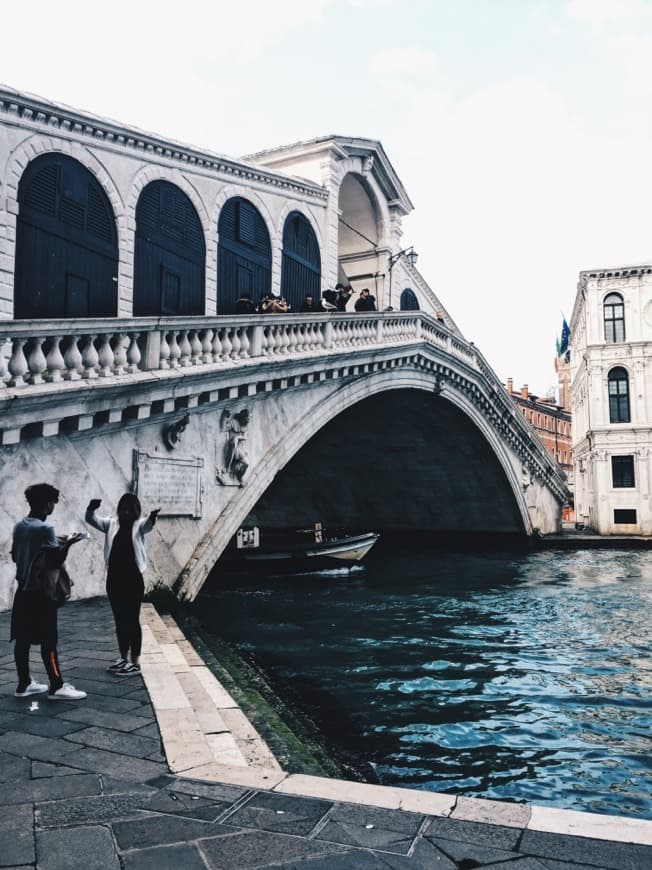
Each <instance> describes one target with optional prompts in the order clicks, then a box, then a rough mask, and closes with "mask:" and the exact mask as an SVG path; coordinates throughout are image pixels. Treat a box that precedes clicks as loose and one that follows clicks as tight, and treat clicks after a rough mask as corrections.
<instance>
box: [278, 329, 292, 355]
mask: <svg viewBox="0 0 652 870" xmlns="http://www.w3.org/2000/svg"><path fill="white" fill-rule="evenodd" d="M279 328H280V332H281V346H280V348H279V352H280V353H287V352H288V347H289V346H290V337H289V335H288V325H287V324H286V323H283V324H281V326H280V327H279Z"/></svg>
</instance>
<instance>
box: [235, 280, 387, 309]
mask: <svg viewBox="0 0 652 870" xmlns="http://www.w3.org/2000/svg"><path fill="white" fill-rule="evenodd" d="M353 293H354V290H353V288H352V287H351V286H350V285H347V286H345V285H344V284H336V285H335V289H334V290H325V291H324V294H323V296H321V297H319V296H314V295H313V294H311V293H308V294H307V295H306V296H305V297H304V300H303V302H302V304H301V308H300V309H299V313H301V314H305V313H310V312H328V311H334V312H344V311H347V310H348V309H347V305H348V302H349V300H350V299H351V298H352V296H353ZM353 308H354V309H355V311H358V312H360V311H377V308H376V297H375V296H372V295H371V292H370V291H369V289H368V288H367V287H365V288H363V289H362V290H361V291H360V294H359V296H358V298H357V299H356V301H355V302H354V304H353ZM291 310H292V307H291V306H290V305H289V304H288V303H287V301H286V300H285V299H284V298H283V297H282V296H275V295H274V294H273V293H264V294H263V295H262V296H261V297H260V299H259V300H258V303H256V302H254V300H253V299H252V298H251V295H250V294H249V293H242V294H241V295H240V298H239V299H238V301H237V302H236V303H235V309H234V313H235V314H283V313H286V312H289V311H291Z"/></svg>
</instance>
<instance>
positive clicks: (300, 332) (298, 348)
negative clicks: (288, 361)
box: [292, 323, 306, 353]
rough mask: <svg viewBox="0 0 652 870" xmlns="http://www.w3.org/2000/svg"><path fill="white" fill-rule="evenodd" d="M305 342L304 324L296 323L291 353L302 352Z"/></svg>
mask: <svg viewBox="0 0 652 870" xmlns="http://www.w3.org/2000/svg"><path fill="white" fill-rule="evenodd" d="M305 343H306V326H305V324H304V323H298V324H297V325H296V327H295V330H294V345H293V347H292V352H293V353H302V352H303V350H304V345H305Z"/></svg>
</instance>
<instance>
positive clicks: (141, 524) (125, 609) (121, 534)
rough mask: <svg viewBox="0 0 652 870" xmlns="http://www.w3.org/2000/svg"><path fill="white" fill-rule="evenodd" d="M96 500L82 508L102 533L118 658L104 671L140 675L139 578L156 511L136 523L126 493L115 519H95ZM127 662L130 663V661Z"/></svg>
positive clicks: (136, 510) (134, 502) (136, 512)
mask: <svg viewBox="0 0 652 870" xmlns="http://www.w3.org/2000/svg"><path fill="white" fill-rule="evenodd" d="M101 504H102V502H101V500H100V499H99V498H94V499H92V500H91V501H90V503H89V505H88V507H87V508H86V522H87V523H89V524H90V525H91V526H93V528H95V529H97V530H98V531H100V532H104V534H105V536H106V537H105V540H104V562H105V564H106V568H107V575H106V594H107V595H108V597H109V602H110V604H111V609H112V610H113V618H114V619H115V630H116V634H117V636H118V649H119V650H120V658H119V659H118V660H117V661H116V662H115V663H114V664H112V665H111V666H110V667H109V668H108V670H109V671H110V672H111V673H114V674H115V675H116V676H118V677H129V676H135V675H137V674H140V650H141V647H142V639H143V635H142V631H141V628H140V606H141V604H142V603H143V596H144V594H145V582H144V580H143V574H144V572H145V568H146V566H147V551H146V549H145V535H146V534H147V533H148V532H151V530H152V529H153V528H154V525H155V523H156V517H157V516H158V513H159V510H160V508H158V509H157V510H153V511H152V512H151V513H150V515H149V516H148V517H147V519H146V520H141V519H140V514H141V509H140V502H139V501H138V498H137V497H136V496H135V495H134V494H133V493H131V492H126V493H125V494H124V495H123V496H122V498H121V499H120V501H119V502H118V511H117V516H115V517H98V516H97V514H96V511H97V509H98V508H99V506H100V505H101ZM130 659H131V660H130Z"/></svg>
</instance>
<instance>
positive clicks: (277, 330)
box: [273, 325, 283, 356]
mask: <svg viewBox="0 0 652 870" xmlns="http://www.w3.org/2000/svg"><path fill="white" fill-rule="evenodd" d="M282 344H283V340H282V339H281V327H280V326H278V325H276V326H275V327H274V351H273V353H274V356H278V355H279V354H280V353H281V346H282Z"/></svg>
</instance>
